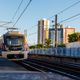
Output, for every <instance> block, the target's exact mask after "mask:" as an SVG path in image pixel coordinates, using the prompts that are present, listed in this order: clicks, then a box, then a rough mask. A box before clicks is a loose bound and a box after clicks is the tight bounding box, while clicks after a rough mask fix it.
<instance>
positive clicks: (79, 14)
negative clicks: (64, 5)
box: [59, 13, 80, 23]
mask: <svg viewBox="0 0 80 80" xmlns="http://www.w3.org/2000/svg"><path fill="white" fill-rule="evenodd" d="M77 16H80V13H78V14H76V15H73V16H71V17H69V18H67V19H64V20H62V21H60V22H59V23H62V22H65V21H67V20H70V19H72V18H74V17H77Z"/></svg>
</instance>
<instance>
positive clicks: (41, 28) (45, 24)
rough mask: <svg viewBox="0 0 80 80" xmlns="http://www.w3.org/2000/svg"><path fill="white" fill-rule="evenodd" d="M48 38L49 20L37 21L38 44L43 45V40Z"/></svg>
mask: <svg viewBox="0 0 80 80" xmlns="http://www.w3.org/2000/svg"><path fill="white" fill-rule="evenodd" d="M48 38H49V20H47V19H41V20H39V21H38V44H44V43H45V39H48Z"/></svg>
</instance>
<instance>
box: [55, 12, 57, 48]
mask: <svg viewBox="0 0 80 80" xmlns="http://www.w3.org/2000/svg"><path fill="white" fill-rule="evenodd" d="M55 48H57V14H56V15H55Z"/></svg>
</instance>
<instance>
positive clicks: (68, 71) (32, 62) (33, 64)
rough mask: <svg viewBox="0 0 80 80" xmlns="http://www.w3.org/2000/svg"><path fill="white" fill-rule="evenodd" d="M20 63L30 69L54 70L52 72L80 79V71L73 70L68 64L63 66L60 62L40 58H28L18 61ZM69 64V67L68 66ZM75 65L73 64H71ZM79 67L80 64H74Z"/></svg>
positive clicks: (40, 70)
mask: <svg viewBox="0 0 80 80" xmlns="http://www.w3.org/2000/svg"><path fill="white" fill-rule="evenodd" d="M18 64H19V65H21V66H23V67H25V68H26V69H27V70H29V71H39V72H43V73H45V72H52V73H59V74H61V75H65V76H68V77H70V78H72V79H76V80H80V72H79V71H76V70H73V69H72V68H71V67H69V66H68V64H65V66H63V65H62V64H59V63H57V64H56V63H50V62H48V61H45V60H38V59H28V60H24V61H21V62H18ZM66 65H67V67H66ZM71 65H73V64H71ZM75 66H77V67H79V66H78V65H74V68H75Z"/></svg>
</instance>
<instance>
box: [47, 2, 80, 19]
mask: <svg viewBox="0 0 80 80" xmlns="http://www.w3.org/2000/svg"><path fill="white" fill-rule="evenodd" d="M79 3H80V1H77V2H75V3H74V4H72V5H70V6H68V7H67V8H65V9H63V10H62V11H60V12H58V13H57V14H58V15H59V14H61V13H63V12H64V11H67V10H68V9H70V8H71V7H73V6H75V5H77V4H79ZM54 16H55V15H53V16H51V17H49V18H48V19H50V18H52V17H54Z"/></svg>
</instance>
